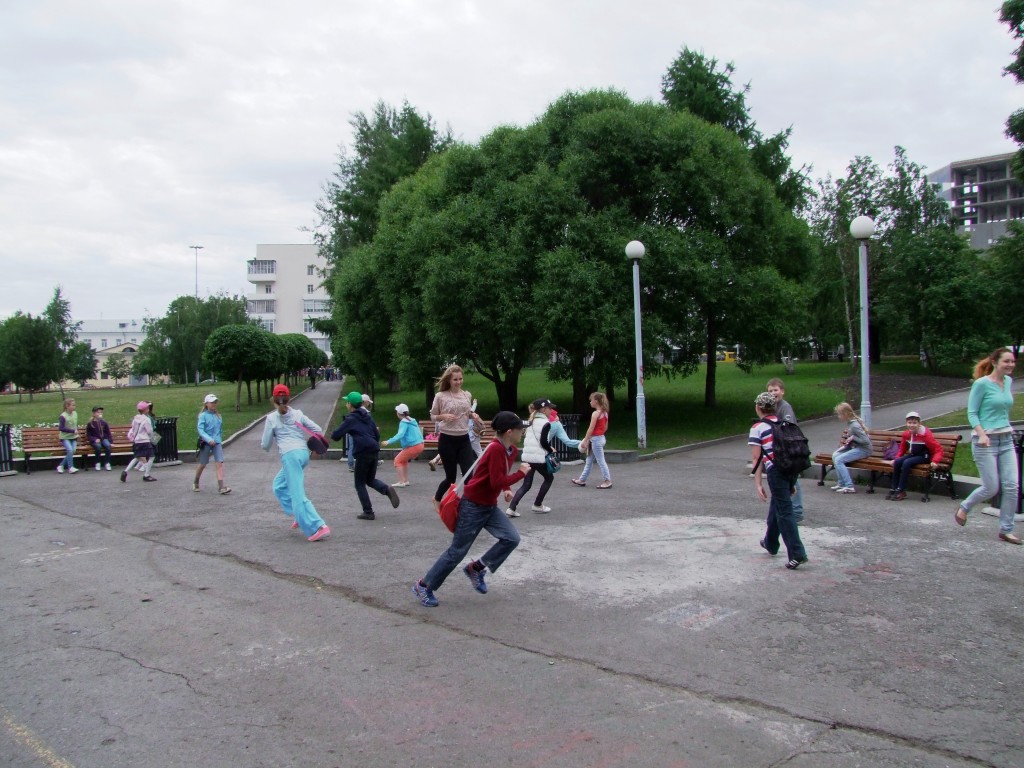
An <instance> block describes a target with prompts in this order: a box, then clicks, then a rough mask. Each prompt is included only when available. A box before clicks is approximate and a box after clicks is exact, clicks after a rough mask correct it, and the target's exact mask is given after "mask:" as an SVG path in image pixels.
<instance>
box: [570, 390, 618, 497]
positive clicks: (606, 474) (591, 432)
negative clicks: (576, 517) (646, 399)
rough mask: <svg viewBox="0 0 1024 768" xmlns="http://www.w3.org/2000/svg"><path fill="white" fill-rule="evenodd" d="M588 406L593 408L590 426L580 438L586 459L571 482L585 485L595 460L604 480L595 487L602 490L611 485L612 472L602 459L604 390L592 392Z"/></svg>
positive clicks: (605, 416)
mask: <svg viewBox="0 0 1024 768" xmlns="http://www.w3.org/2000/svg"><path fill="white" fill-rule="evenodd" d="M590 407H591V408H593V409H594V412H593V413H592V414H591V415H590V426H589V427H587V434H586V435H584V437H583V439H582V440H580V450H581V451H583V452H584V453H586V454H587V460H586V461H585V462H584V464H583V472H581V473H580V476H579V477H578V478H575V477H574V478H573V479H572V482H573V484H574V485H580V486H582V485H586V484H587V478H588V477H589V476H590V470H591V468H592V467H593V466H594V462H595V461H596V462H597V466H599V467H600V468H601V477H602V478H603V480H604V481H603V482H602V483H601V484H600V485H599V486H597V487H598V488H600V489H602V490H603V489H605V488H611V487H612V473H611V470H609V469H608V462H607V461H605V459H604V446H605V443H606V442H607V438H606V437H605V433H606V432H607V431H608V398H607V397H606V396H605V394H604V392H594V393H593V394H592V395H591V396H590Z"/></svg>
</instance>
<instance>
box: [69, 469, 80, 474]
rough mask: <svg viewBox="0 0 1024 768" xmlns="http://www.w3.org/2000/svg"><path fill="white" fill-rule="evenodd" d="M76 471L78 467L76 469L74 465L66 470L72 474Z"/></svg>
mask: <svg viewBox="0 0 1024 768" xmlns="http://www.w3.org/2000/svg"><path fill="white" fill-rule="evenodd" d="M77 471H78V469H77V468H76V467H72V468H71V469H69V470H68V474H69V475H73V474H75V472H77Z"/></svg>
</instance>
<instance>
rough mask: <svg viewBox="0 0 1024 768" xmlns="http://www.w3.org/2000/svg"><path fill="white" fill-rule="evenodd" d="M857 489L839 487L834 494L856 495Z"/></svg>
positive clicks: (845, 486) (846, 486)
mask: <svg viewBox="0 0 1024 768" xmlns="http://www.w3.org/2000/svg"><path fill="white" fill-rule="evenodd" d="M856 492H857V489H856V488H854V487H853V486H852V485H841V486H839V487H838V488H836V493H856Z"/></svg>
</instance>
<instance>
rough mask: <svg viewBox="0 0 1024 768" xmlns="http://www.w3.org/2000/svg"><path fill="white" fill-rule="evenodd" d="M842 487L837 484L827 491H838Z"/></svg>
mask: <svg viewBox="0 0 1024 768" xmlns="http://www.w3.org/2000/svg"><path fill="white" fill-rule="evenodd" d="M842 487H843V486H841V485H838V484H837V485H833V486H832V487H831V488H829V490H830V491H838V490H839V489H840V488H842Z"/></svg>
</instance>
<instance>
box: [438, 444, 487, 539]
mask: <svg viewBox="0 0 1024 768" xmlns="http://www.w3.org/2000/svg"><path fill="white" fill-rule="evenodd" d="M483 456H484V455H483V454H482V453H481V454H480V455H479V456H477V457H476V461H474V462H473V466H471V467H470V468H469V469H468V470H467V471H466V473H465V474H464V475H463V476H462V477H460V478H459V479H458V481H457V482H456V483H455V484H454V485H450V486H448V490H447V491H445V492H444V496H442V497H441V503H440V505H439V506H438V508H437V514H438V515H440V516H441V522H442V523H444V525H445V528H447V529H448V530H449V531H451V532H452V533H455V526H456V525H457V524H458V522H459V504H461V503H462V489H463V488H464V487H465V485H466V479H467V478H468V477H469V476H470V475H472V474H473V470H474V469H476V465H477V464H479V463H480V459H482V458H483Z"/></svg>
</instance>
